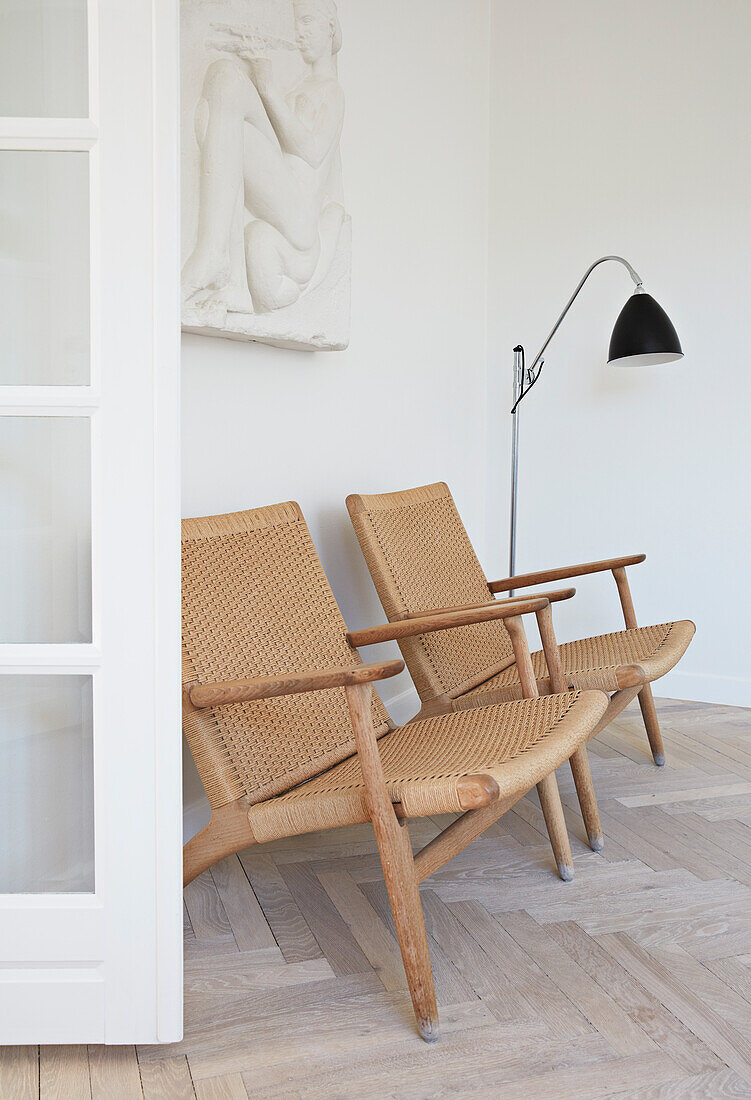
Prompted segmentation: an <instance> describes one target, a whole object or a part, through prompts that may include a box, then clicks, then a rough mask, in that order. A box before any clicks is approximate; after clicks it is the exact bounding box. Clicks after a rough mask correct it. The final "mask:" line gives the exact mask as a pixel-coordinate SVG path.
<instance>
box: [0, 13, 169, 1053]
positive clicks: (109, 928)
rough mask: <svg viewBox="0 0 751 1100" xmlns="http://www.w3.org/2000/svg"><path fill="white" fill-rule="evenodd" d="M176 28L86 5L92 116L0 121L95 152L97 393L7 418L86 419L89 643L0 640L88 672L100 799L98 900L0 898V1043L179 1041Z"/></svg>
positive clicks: (32, 656) (38, 139)
mask: <svg viewBox="0 0 751 1100" xmlns="http://www.w3.org/2000/svg"><path fill="white" fill-rule="evenodd" d="M178 26H179V22H178V0H89V40H90V49H89V88H90V117H89V118H88V119H24V118H21V119H0V150H7V149H38V150H48V151H54V150H77V151H87V152H88V153H89V157H90V184H91V267H90V271H91V290H92V293H91V307H92V308H91V361H92V362H91V371H92V374H91V384H90V385H89V386H83V387H62V386H61V387H57V386H44V387H38V386H28V387H18V386H14V387H0V415H10V416H18V415H22V414H24V413H28V414H32V415H34V416H84V417H87V418H89V420H90V423H91V436H92V460H91V465H92V564H93V578H92V586H93V591H92V598H93V599H92V602H93V634H92V643H91V644H90V645H80V644H71V645H61V644H55V645H0V673H10V672H29V673H35V674H39V675H45V674H51V673H74V674H91V675H92V676H93V679H94V787H95V792H94V794H95V892H94V893H93V894H65V895H62V894H26V895H4V896H2V897H0V1044H10V1043H23V1044H34V1043H97V1042H106V1043H135V1042H139V1043H153V1042H174V1041H176V1040H178V1039H179V1038H180V1037H181V1035H182V796H181V729H180V587H179V582H180V572H179V569H180V567H179V522H180V502H179V353H180V320H179V316H180V310H179V233H178V220H179V187H178V178H179V156H178V87H179V82H178V56H179V38H178ZM0 783H1V778H0ZM12 842H13V839H12V836H11V837H5V838H2V839H0V843H6V844H7V843H12Z"/></svg>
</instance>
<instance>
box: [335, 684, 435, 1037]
mask: <svg viewBox="0 0 751 1100" xmlns="http://www.w3.org/2000/svg"><path fill="white" fill-rule="evenodd" d="M372 686H373V685H372V684H358V685H357V686H355V687H347V688H345V689H344V690H345V693H346V696H347V704H348V706H349V713H350V718H351V719H352V730H353V733H354V735H355V743H356V745H357V754H358V757H359V760H360V767H361V768H362V775H363V779H364V781H365V794H366V801H367V804H368V812H369V813H370V819H371V821H372V822H373V831H374V832H375V838H376V843H377V844H378V851H379V853H380V856H381V864H382V866H383V877H384V879H385V880H386V889H387V891H388V895H389V902H390V903H391V912H392V913H393V915H394V926H395V928H396V938H397V940H398V941H399V949H400V951H401V953H402V961H403V963H404V972H405V974H406V975H407V985H408V986H409V992H410V996H411V997H412V1006H413V1008H414V1010H415V1016H416V1018H417V1029H418V1031H419V1032H420V1036H421V1038H423V1039H424V1040H425V1041H426V1042H427V1043H432V1042H435V1040H436V1039H437V1038H438V1006H437V1004H436V999H435V987H434V985H433V970H432V967H431V965H430V955H429V954H428V937H427V934H426V932H425V918H424V917H423V912H422V904H421V902H420V890H419V888H418V885H417V875H416V873H415V861H414V857H413V855H412V846H411V844H410V842H409V832H408V831H407V826H406V825H403V824H400V823H399V820H398V818H397V816H396V813H395V812H394V807H393V805H392V803H391V799H390V798H389V794H388V790H387V788H386V782H385V780H384V777H383V767H382V765H381V757H380V754H379V752H378V744H377V742H376V737H375V731H374V730H373V715H372V710H371V707H370V700H371V691H372Z"/></svg>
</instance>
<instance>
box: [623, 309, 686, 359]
mask: <svg viewBox="0 0 751 1100" xmlns="http://www.w3.org/2000/svg"><path fill="white" fill-rule="evenodd" d="M682 358H683V349H682V348H681V342H680V340H679V339H678V333H677V332H676V331H675V329H674V328H673V322H672V321H671V320H670V318H669V317H668V315H667V313H666V312H665V310H664V309H663V308H662V306H660V305H658V303H657V302H656V301H655V300H654V298H653V297H652V295H651V294H646V293H645V292H644V291H639V290H637V291H636V293H634V294H632V295H631V297H630V298H629V300H628V301H627V302H626V304H625V306H624V307H623V309H622V310H621V312H620V313H619V315H618V320H617V321H616V322H615V327H614V329H613V335H612V336H611V337H610V348H609V350H608V363H614V364H615V365H616V366H618V367H649V366H656V365H657V364H658V363H674V362H675V361H676V360H677V359H682Z"/></svg>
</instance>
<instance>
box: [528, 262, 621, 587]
mask: <svg viewBox="0 0 751 1100" xmlns="http://www.w3.org/2000/svg"><path fill="white" fill-rule="evenodd" d="M606 260H616V261H617V262H618V263H619V264H623V266H624V267H625V268H626V270H627V271H628V273H629V275H630V276H631V278H632V279H633V280H634V282H635V283H636V289H637V290H640V289H641V286H642V278H641V275H639V274H638V272H637V271H635V270H634V268H633V267H632V266H631V264H630V263H629V262H628V260H624V258H623V256H601V257H600V259H599V260H595V262H594V263H593V264H590V266H589V267H588V268H587V270H586V271H585V272H584V275H583V276H582V278H581V281H580V282H579V285H578V286H577V288H576V290H575V291H574V293H573V294H572V295H571V297H570V298H569V300H568V301H567V302H566V305H565V307H564V309H563V312H562V313H561V315H560V317H559V318H558V320H557V321H556V323H555V324H554V325H553V327H552V329H551V330H550V333H549V334H548V338H547V340H546V341H545V343H544V344H543V345H542V347H541V348H540V350H539V351H538V353H537V355H536V356H535V359H534V362H533V363H532V366H531V367H527V366H526V365H525V363H524V348H523V347H522V346H521V345H520V344H519V345H517V346H516V347H515V348H514V397H513V402H514V403H513V406H512V409H511V413H512V421H511V423H512V429H511V432H512V434H511V525H510V527H511V530H510V537H509V576H510V577H513V576H514V574H515V573H516V496H517V472H518V466H519V416H518V413H517V410H518V408H519V405H520V404H521V402H522V401H523V400H524V398H525V397H526V396H527V394H528V393H529V391H530V390H531V389H532V386H534V384H535V382H536V381H537V379H538V378H539V377H540V371H541V370H542V364H543V358H542V357H543V354H544V352H545V349H546V348H547V346H548V344H549V343H550V341H551V340H552V339H553V337H554V336H555V334H556V332H557V331H558V329H559V328H560V325H561V322H562V321H563V318H564V317H565V316H566V314H567V313H568V311H569V310H570V309H571V306H572V305H573V304H574V302H575V301H576V297H577V295H578V294H579V291H580V290H581V288H582V287H583V286H584V284H585V283H586V281H587V279H588V278H589V276H590V275H591V274H592V272H593V271H594V269H595V268H596V267H599V265H600V264H604V263H605V261H606ZM538 364H539V365H538ZM535 367H537V370H536V371H535ZM509 594H510V595H512V596H513V590H512V591H511V592H510V593H509Z"/></svg>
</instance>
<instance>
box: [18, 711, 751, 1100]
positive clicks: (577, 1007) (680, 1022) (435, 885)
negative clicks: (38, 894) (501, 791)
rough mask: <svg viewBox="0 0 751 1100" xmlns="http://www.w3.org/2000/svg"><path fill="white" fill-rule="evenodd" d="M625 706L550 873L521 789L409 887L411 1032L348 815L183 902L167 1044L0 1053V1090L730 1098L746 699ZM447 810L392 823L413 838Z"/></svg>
mask: <svg viewBox="0 0 751 1100" xmlns="http://www.w3.org/2000/svg"><path fill="white" fill-rule="evenodd" d="M659 710H660V716H661V720H662V725H663V733H664V737H665V742H666V746H667V752H668V766H667V767H666V768H664V769H661V770H658V769H656V768H654V767H653V765H652V764H651V762H650V760H649V758H648V755H647V751H646V739H645V736H644V732H643V727H642V725H641V719H640V715H639V712H638V710H637V709H636V708H629V710H628V711H626V712H625V713H624V715H622V716H621V718H620V719H619V720H617V721H616V722H615V723H613V724H612V725H611V727H610V728H609V730H608V731H606V733H605V734H603V735H601V736H600V737H599V738H598V739H597V740H596V742H594V743H593V744H592V745H591V746H590V756H591V760H592V770H593V773H594V777H595V785H596V787H597V792H598V797H599V804H600V810H601V815H602V820H603V825H604V830H605V837H606V845H605V851H604V853H603V854H602V855H595V854H594V853H592V852H591V851H590V850H589V849H588V848H587V847H586V846H585V844H584V843H583V832H582V827H581V821H580V818H579V815H578V812H577V809H576V802H575V797H574V794H573V785H572V782H571V779H570V775H569V774H567V772H566V771H565V769H562V770H561V775H560V777H559V782H560V786H561V793H562V796H563V799H564V803H565V804H566V806H567V814H568V821H569V829H570V833H571V838H572V845H573V848H574V858H575V864H576V879H575V881H574V882H572V883H568V884H567V883H562V882H561V881H559V880H558V879H557V878H556V877H555V875H554V873H553V865H552V859H551V853H550V848H549V846H548V844H547V840H546V838H545V837H544V835H543V834H544V826H543V824H542V816H541V813H540V810H539V807H538V805H537V803H536V799H535V798H534V797H530V798H528V799H526V800H525V801H524V802H522V803H520V804H519V805H518V806H517V808H516V809H515V810H514V811H512V812H510V813H509V814H507V815H506V816H505V817H504V818H503V819H501V821H500V822H499V823H498V824H497V825H495V826H494V827H493V828H492V829H491V830H490V831H489V832H488V833H486V834H485V836H484V837H483V838H481V839H480V840H478V841H476V842H475V843H474V844H473V845H472V846H471V847H470V848H468V849H466V850H465V851H464V852H463V853H462V854H461V855H459V856H457V857H456V858H455V859H454V860H453V861H451V862H450V863H448V864H447V865H446V866H445V867H444V868H443V869H442V870H441V871H439V872H438V873H437V874H436V875H434V876H433V877H432V878H430V879H429V880H428V881H427V882H426V883H425V884H424V885H423V888H422V891H421V893H422V899H423V907H424V910H425V916H426V920H427V924H428V929H429V933H430V950H431V956H432V961H433V969H434V972H435V977H436V986H437V991H438V999H439V1005H440V1010H441V1025H442V1038H441V1040H440V1042H439V1043H438V1044H436V1045H435V1046H431V1047H428V1046H426V1045H424V1044H423V1043H422V1042H421V1041H420V1040H419V1039H418V1038H417V1036H416V1033H415V1031H414V1026H413V1018H412V1010H411V1006H410V1001H409V996H408V994H407V992H406V987H405V981H404V974H403V971H402V966H401V959H400V956H399V951H398V948H397V945H396V941H395V939H394V936H393V932H392V925H391V917H390V913H389V909H388V902H387V899H386V894H385V890H384V887H383V883H382V878H381V873H380V867H379V862H378V856H377V854H376V849H375V845H374V842H373V838H372V832H371V830H370V828H369V827H365V826H362V827H357V828H352V829H348V830H341V831H339V832H329V833H319V834H316V835H312V836H306V837H299V838H295V839H291V840H286V841H282V842H279V843H276V844H273V845H269V846H267V847H263V848H260V849H252V850H248V851H247V852H245V853H243V854H242V856H241V857H240V859H237V858H235V857H233V858H232V859H229V860H226V861H224V863H222V864H220V865H218V866H216V867H215V868H214V869H213V870H212V872H211V873H207V874H205V875H203V876H202V877H201V878H200V879H198V880H196V881H195V882H194V883H193V884H191V886H190V887H189V888H188V889H187V890H186V892H185V907H186V908H185V955H186V967H185V1038H184V1040H183V1042H181V1043H180V1044H178V1045H176V1046H173V1047H148V1048H141V1049H139V1050H138V1051H136V1050H135V1049H134V1048H131V1047H128V1048H103V1047H91V1048H89V1049H88V1051H87V1050H86V1048H77V1047H63V1048H50V1047H45V1048H42V1050H41V1053H39V1052H38V1051H37V1050H36V1049H35V1048H18V1049H15V1050H13V1049H10V1048H9V1049H6V1050H5V1051H4V1052H3V1055H2V1060H0V1095H2V1096H3V1097H4V1098H5V1097H13V1098H14V1100H15V1098H16V1097H26V1096H29V1097H31V1096H34V1097H36V1096H39V1095H40V1094H41V1098H42V1100H49V1098H51V1097H64V1098H65V1100H75V1098H78V1097H87V1098H88V1097H93V1100H100V1098H105V1097H106V1098H107V1100H130V1098H132V1100H140V1098H141V1097H145V1098H146V1100H156V1098H169V1100H182V1098H186V1100H187V1098H188V1097H194V1096H195V1097H197V1098H198V1100H238V1098H245V1097H246V1096H249V1097H259V1098H261V1097H269V1098H271V1097H286V1098H289V1100H292V1098H296V1097H301V1098H302V1097H304V1098H305V1100H308V1098H318V1097H321V1098H323V1097H331V1098H347V1100H350V1098H360V1097H378V1098H381V1097H399V1098H400V1100H406V1098H415V1100H418V1098H419V1100H422V1098H430V1100H433V1098H438V1097H463V1096H475V1097H476V1096H493V1097H495V1096H499V1097H504V1098H507V1097H508V1098H511V1097H517V1096H519V1097H524V1100H532V1098H535V1097H545V1098H548V1097H555V1098H556V1100H565V1098H575V1100H584V1098H587V1097H605V1096H607V1097H634V1098H635V1097H641V1098H645V1100H646V1098H650V1100H657V1098H666V1100H667V1098H674V1097H751V711H747V710H739V709H733V708H729V707H720V706H707V705H700V704H693V703H678V702H670V701H663V702H662V703H661V705H660V707H659ZM447 820H449V819H448V818H447V819H445V820H444V819H435V820H434V819H426V820H423V821H419V822H414V823H413V824H412V825H411V827H410V831H411V835H412V838H413V840H414V842H415V845H416V846H420V845H422V844H423V843H425V842H426V841H427V840H429V839H430V838H431V837H433V836H434V835H435V834H436V833H437V832H438V831H439V830H440V829H441V828H442V827H443V826H444V825H445V824H446V821H447Z"/></svg>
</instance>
